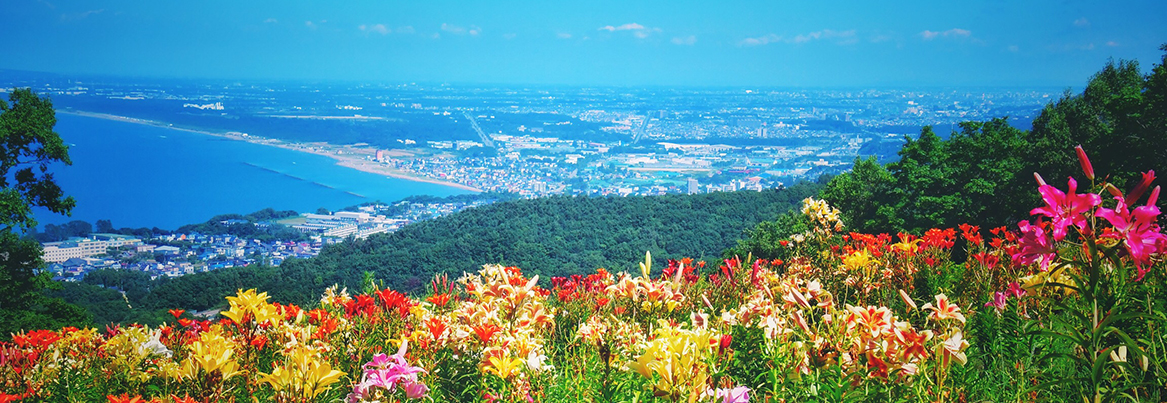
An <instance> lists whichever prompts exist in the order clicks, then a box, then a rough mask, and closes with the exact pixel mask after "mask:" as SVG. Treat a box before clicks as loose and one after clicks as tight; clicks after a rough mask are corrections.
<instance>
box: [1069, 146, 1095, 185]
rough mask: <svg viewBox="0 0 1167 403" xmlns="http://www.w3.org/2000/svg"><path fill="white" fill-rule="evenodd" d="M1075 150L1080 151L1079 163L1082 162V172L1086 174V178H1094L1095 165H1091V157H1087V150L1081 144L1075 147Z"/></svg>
mask: <svg viewBox="0 0 1167 403" xmlns="http://www.w3.org/2000/svg"><path fill="white" fill-rule="evenodd" d="M1074 151H1075V152H1077V153H1078V163H1079V164H1082V173H1085V174H1086V179H1090V180H1094V166H1093V165H1090V158H1088V157H1086V150H1083V149H1082V145H1081V144H1079V145H1078V146H1077V147H1074Z"/></svg>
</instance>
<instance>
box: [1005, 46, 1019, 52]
mask: <svg viewBox="0 0 1167 403" xmlns="http://www.w3.org/2000/svg"><path fill="white" fill-rule="evenodd" d="M1006 49H1008V50H1009V51H1010V52H1013V53H1017V52H1018V51H1020V50H1021V48H1019V47H1017V45H1009V47H1008V48H1006Z"/></svg>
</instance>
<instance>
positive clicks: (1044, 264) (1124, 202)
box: [1013, 146, 1167, 280]
mask: <svg viewBox="0 0 1167 403" xmlns="http://www.w3.org/2000/svg"><path fill="white" fill-rule="evenodd" d="M1077 153H1078V159H1079V161H1080V162H1081V164H1082V171H1083V172H1084V173H1085V174H1086V176H1087V177H1088V178H1091V179H1093V177H1094V169H1093V167H1092V166H1091V165H1090V160H1089V158H1087V157H1086V152H1085V151H1083V150H1082V146H1078V147H1077ZM1034 176H1035V177H1036V178H1037V181H1038V183H1039V184H1040V187H1038V192H1039V193H1041V197H1042V200H1044V201H1045V203H1046V205H1045V206H1042V207H1038V208H1035V209H1033V211H1031V212H1030V213H1031V214H1033V215H1040V216H1044V217H1048V218H1049V219H1050V220H1051V221H1050V222H1049V223H1043V222H1041V220H1040V219H1039V220H1038V221H1036V222H1034V223H1030V222H1029V221H1022V222H1020V223H1018V226H1019V227H1020V228H1021V238H1020V239H1019V240H1018V243H1019V246H1020V249H1019V250H1018V252H1017V253H1014V254H1013V261H1015V262H1018V263H1021V264H1032V263H1039V264H1040V266H1041V269H1042V270H1046V269H1047V268H1048V267H1049V265H1050V264H1051V263H1052V262H1053V260H1054V258H1055V257H1056V255H1057V248H1056V247H1055V246H1054V242H1058V241H1062V240H1064V239H1065V238H1066V235H1067V233H1068V231H1069V228H1070V227H1074V228H1077V229H1078V232H1079V233H1080V234H1083V235H1087V236H1093V235H1095V234H1094V229H1093V228H1091V224H1090V222H1089V220H1087V216H1086V214H1087V213H1091V212H1092V213H1093V214H1094V216H1095V217H1098V218H1102V219H1105V220H1106V221H1108V222H1109V223H1110V225H1111V228H1107V229H1105V230H1103V232H1102V234H1101V235H1098V236H1099V237H1100V238H1111V239H1116V240H1118V241H1121V242H1123V245H1124V247H1125V251H1126V255H1127V256H1130V258H1131V260H1133V261H1134V263H1135V267H1136V268H1137V269H1138V278H1137V280H1142V278H1143V276H1144V275H1145V274H1146V270H1147V269H1146V267H1147V266H1148V263H1150V261H1151V256H1152V255H1154V254H1158V253H1162V252H1165V251H1167V236H1165V235H1163V233H1162V232H1160V229H1159V225H1158V224H1156V219H1157V218H1158V217H1159V213H1160V211H1159V207H1157V206H1155V202H1157V201H1158V199H1159V187H1158V186H1156V187H1155V189H1153V190H1152V191H1151V194H1150V196H1148V197H1147V201H1146V204H1145V205H1142V206H1138V207H1135V209H1134V211H1133V212H1132V211H1130V209H1129V207H1128V206H1130V205H1132V204H1133V203H1134V202H1135V201H1137V200H1138V199H1139V198H1140V197H1142V195H1143V193H1145V192H1146V190H1147V189H1148V188H1149V187H1150V185H1151V182H1152V181H1154V179H1155V171H1147V172H1146V173H1144V174H1143V177H1142V180H1141V181H1139V183H1138V185H1136V186H1135V188H1134V189H1132V190H1131V191H1130V192H1129V193H1128V194H1127V195H1126V196H1124V195H1123V194H1122V193H1121V192H1120V191H1119V190H1117V189H1115V188H1114V186H1113V185H1110V184H1105V185H1104V186H1103V188H1105V189H1107V190H1109V191H1110V193H1111V194H1112V195H1113V196H1114V199H1115V200H1116V201H1117V204H1116V206H1115V207H1114V208H1113V209H1110V208H1104V207H1101V204H1102V197H1101V196H1099V195H1097V194H1094V193H1083V194H1078V193H1077V190H1078V182H1077V181H1075V180H1074V178H1070V179H1069V181H1068V183H1067V185H1068V192H1062V191H1061V190H1060V189H1058V188H1055V187H1053V186H1050V185H1047V184H1046V183H1045V181H1044V180H1042V179H1041V176H1040V175H1037V174H1034ZM1047 225H1048V227H1047ZM1051 228H1052V231H1051V232H1052V234H1051V235H1052V240H1051V239H1050V236H1049V235H1047V234H1046V232H1047V230H1049V229H1051Z"/></svg>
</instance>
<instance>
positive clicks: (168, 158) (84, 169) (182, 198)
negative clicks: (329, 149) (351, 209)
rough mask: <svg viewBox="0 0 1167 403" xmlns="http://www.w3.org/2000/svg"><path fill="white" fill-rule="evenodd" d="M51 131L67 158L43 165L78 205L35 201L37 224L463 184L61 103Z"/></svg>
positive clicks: (205, 211)
mask: <svg viewBox="0 0 1167 403" xmlns="http://www.w3.org/2000/svg"><path fill="white" fill-rule="evenodd" d="M56 131H57V133H60V135H61V138H62V139H63V140H64V141H65V144H68V145H69V146H70V147H69V156H70V158H71V159H72V161H73V165H71V166H65V165H63V164H57V165H55V166H53V167H52V168H51V172H53V173H54V175H55V178H56V180H57V183H58V184H59V185H60V186H61V188H62V189H63V190H64V192H65V194H66V195H69V196H73V198H74V199H76V200H77V207H76V208H74V209H73V214H72V217H65V216H61V215H58V214H53V213H50V212H48V211H45V210H43V209H40V210H37V211H36V213H35V214H36V218H37V221H38V223H39V224H40V225H42V226H43V225H44V224H61V223H65V222H68V221H72V220H85V221H88V222H90V223H93V222H95V221H96V220H102V219H105V220H111V222H112V224H113V226H114V227H115V228H122V227H131V228H138V227H159V228H163V229H170V230H173V229H175V228H178V227H179V226H182V225H186V224H193V223H199V222H203V221H206V220H207V219H210V218H211V217H213V216H215V215H218V214H227V213H239V214H246V213H250V212H254V211H257V210H261V209H264V208H267V207H271V208H274V209H277V210H296V211H299V212H313V211H315V210H316V209H318V208H320V207H323V208H326V209H329V210H336V209H340V208H343V207H346V206H351V205H356V204H360V203H364V202H370V201H378V200H379V201H382V202H392V201H396V200H400V199H401V198H404V197H407V196H411V195H433V196H448V195H454V194H465V193H467V191H466V190H462V189H458V188H454V187H449V186H443V185H438V184H432V183H424V182H415V181H409V180H405V179H397V178H388V177H384V176H381V175H377V174H372V173H367V172H362V171H358V170H354V169H350V168H345V167H342V166H339V165H336V160H334V159H332V158H329V157H326V156H321V155H314V154H309V153H303V152H298V151H293V150H288V149H283V148H279V147H273V146H265V145H260V144H252V143H248V142H244V141H238V140H230V139H225V138H220V137H215V136H209V135H205V134H199V133H194V132H188V131H182V130H172V129H167V128H163V127H156V126H149V125H141V124H135V123H128V122H119V121H113V120H107V119H100V118H93V117H84V116H77V115H70V114H63V113H59V114H57V126H56Z"/></svg>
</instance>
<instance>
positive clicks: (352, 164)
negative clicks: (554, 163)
mask: <svg viewBox="0 0 1167 403" xmlns="http://www.w3.org/2000/svg"><path fill="white" fill-rule="evenodd" d="M56 112H57V113H65V114H70V115H76V116H84V117H90V118H97V119H105V120H113V121H118V122H125V123H134V124H140V125H148V126H154V127H159V128H163V129H170V130H179V131H184V132H189V133H197V134H204V135H208V136H214V137H218V138H222V139H226V140H234V141H244V142H248V143H251V144H260V145H265V146H272V147H279V148H283V149H287V150H292V151H297V152H302V153H307V154H315V155H322V156H325V157H329V158H332V159H334V160H336V165H340V166H342V167H345V168H349V169H354V170H357V171H361V172H366V173H371V174H377V175H381V176H384V177H388V178H394V179H404V180H408V181H413V182H423V183H432V184H435V185H442V186H448V187H453V188H457V189H461V190H468V191H471V192H482V189H478V188H475V187H471V186H466V185H463V184H460V183H454V182H449V181H443V180H440V179H434V178H429V177H424V176H420V175H417V174H414V173H412V172H407V171H402V170H399V169H395V168H391V167H388V166H384V165H371V164H368V162H369V161H366V160H365V159H363V158H354V157H349V156H347V155H338V154H337V153H335V152H328V151H325V150H318V149H313V147H312V146H311V145H304V144H300V143H290V142H287V141H284V140H279V139H273V138H267V137H253V136H246V137H245V135H236V134H230V133H216V132H212V131H208V130H199V129H189V128H185V127H178V126H173V125H170V124H168V123H165V122H159V121H155V120H148V119H138V118H131V117H128V116H119V115H111V114H108V113H97V112H86V111H78V110H57V111H56ZM312 144H319V145H322V146H323V147H330V148H331V147H335V148H339V149H341V150H342V151H343V150H344V149H352V147H347V146H338V145H335V144H327V143H312Z"/></svg>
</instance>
